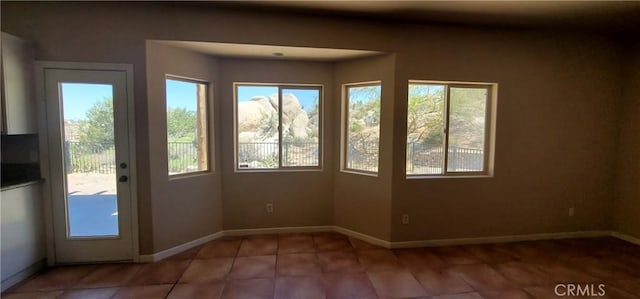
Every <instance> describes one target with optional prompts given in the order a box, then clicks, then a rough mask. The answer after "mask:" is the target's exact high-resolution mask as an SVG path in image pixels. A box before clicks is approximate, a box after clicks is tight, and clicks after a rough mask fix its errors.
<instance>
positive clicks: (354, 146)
mask: <svg viewBox="0 0 640 299" xmlns="http://www.w3.org/2000/svg"><path fill="white" fill-rule="evenodd" d="M344 88H345V104H344V107H345V108H344V109H345V120H344V126H343V130H344V137H345V140H344V142H343V155H344V159H343V169H344V170H351V171H359V172H367V173H377V172H378V164H379V149H380V106H381V96H382V86H381V84H380V83H379V82H374V83H361V84H350V85H345V87H344Z"/></svg>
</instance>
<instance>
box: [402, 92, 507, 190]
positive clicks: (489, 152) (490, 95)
mask: <svg viewBox="0 0 640 299" xmlns="http://www.w3.org/2000/svg"><path fill="white" fill-rule="evenodd" d="M410 84H434V85H445V88H446V90H445V93H446V99H445V101H446V103H445V108H444V113H445V115H444V117H445V122H446V123H445V135H444V139H445V142H444V143H443V146H444V153H447V152H448V148H449V141H448V140H449V132H448V131H449V103H450V102H449V92H450V89H451V87H476V88H477V87H485V88H487V107H486V114H485V148H484V152H485V155H484V157H483V160H484V161H483V166H484V170H483V171H473V172H471V171H469V172H448V171H447V166H448V165H447V162H448V161H447V160H448V155H447V154H444V165H443V173H437V174H408V173H407V170H406V165H407V163H406V161H407V156H406V155H407V154H406V152H407V150H406V135H407V132H406V131H405V151H404V152H405V159H404V160H405V163H404V165H405V176H406V179H410V180H411V179H443V178H446V179H450V178H459V179H464V178H467V179H468V178H493V177H494V163H495V140H496V112H497V106H498V83H491V82H463V81H440V80H409V81H408V83H407V85H406V86H407V101H408V96H409V93H408V88H409V85H410ZM405 127H406V126H405ZM405 129H406V128H405Z"/></svg>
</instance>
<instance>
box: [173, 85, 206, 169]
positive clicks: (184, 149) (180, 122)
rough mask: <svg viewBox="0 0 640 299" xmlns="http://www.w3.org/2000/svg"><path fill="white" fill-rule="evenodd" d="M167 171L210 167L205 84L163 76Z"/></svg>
mask: <svg viewBox="0 0 640 299" xmlns="http://www.w3.org/2000/svg"><path fill="white" fill-rule="evenodd" d="M166 100H167V149H168V163H169V165H168V166H169V175H176V174H184V173H190V172H200V171H207V170H209V136H208V134H209V132H208V125H207V123H208V121H207V86H206V84H203V83H199V82H192V81H186V80H181V79H173V78H172V79H167V80H166Z"/></svg>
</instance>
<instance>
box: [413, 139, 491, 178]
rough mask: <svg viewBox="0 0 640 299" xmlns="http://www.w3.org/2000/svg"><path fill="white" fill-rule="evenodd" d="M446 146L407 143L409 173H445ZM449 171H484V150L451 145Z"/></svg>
mask: <svg viewBox="0 0 640 299" xmlns="http://www.w3.org/2000/svg"><path fill="white" fill-rule="evenodd" d="M443 153H444V147H443V146H441V145H439V146H438V145H436V146H434V145H430V144H424V143H418V142H415V143H408V144H407V173H416V174H439V173H443V171H442V167H443V165H444V156H443ZM447 154H448V165H447V168H448V171H482V169H483V164H484V150H482V149H473V148H460V147H449V150H448V153H447Z"/></svg>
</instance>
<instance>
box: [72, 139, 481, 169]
mask: <svg viewBox="0 0 640 299" xmlns="http://www.w3.org/2000/svg"><path fill="white" fill-rule="evenodd" d="M167 149H168V153H169V171H170V172H172V173H175V172H185V171H187V170H193V169H196V168H197V167H198V161H197V157H198V156H197V155H198V149H197V147H196V145H195V144H194V143H192V142H170V143H169V144H168V148H167ZM64 150H65V158H66V161H65V166H66V170H67V173H103V174H112V173H115V170H116V163H115V151H114V146H113V143H89V142H65V146H64ZM282 155H283V157H282V164H283V166H317V165H319V164H320V163H319V156H320V155H319V144H318V143H309V142H287V143H283V147H282ZM448 159H449V160H448V170H449V171H481V170H482V169H483V163H484V151H483V150H482V149H472V148H459V147H450V148H449V151H448ZM443 161H444V156H443V147H442V146H432V145H428V144H424V143H408V144H407V173H420V174H438V173H442V166H443V165H442V164H443ZM238 162H239V163H240V165H241V167H242V165H246V167H247V168H273V167H277V166H278V143H276V142H243V143H238ZM346 166H347V168H349V169H359V170H366V171H377V170H378V143H377V142H361V143H357V144H350V146H349V148H348V149H347V165H346Z"/></svg>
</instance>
